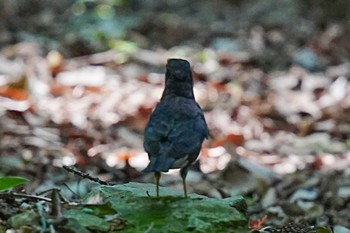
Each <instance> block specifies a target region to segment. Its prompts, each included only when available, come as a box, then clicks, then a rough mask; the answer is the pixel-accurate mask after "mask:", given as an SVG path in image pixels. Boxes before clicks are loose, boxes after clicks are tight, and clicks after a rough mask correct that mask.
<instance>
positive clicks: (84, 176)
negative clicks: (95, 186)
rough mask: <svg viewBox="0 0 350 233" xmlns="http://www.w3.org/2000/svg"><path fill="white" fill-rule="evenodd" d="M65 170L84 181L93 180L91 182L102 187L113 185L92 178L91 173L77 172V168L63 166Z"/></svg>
mask: <svg viewBox="0 0 350 233" xmlns="http://www.w3.org/2000/svg"><path fill="white" fill-rule="evenodd" d="M63 168H64V169H65V170H66V171H68V172H71V173H73V174H75V175H77V176H80V177H82V178H84V179H88V180H91V181H94V182H97V183H99V184H101V185H112V184H110V183H108V182H106V181H103V180H100V179H99V178H97V177H92V176H91V175H90V174H89V173H86V172H82V171H79V170H77V169H76V168H75V167H73V166H63Z"/></svg>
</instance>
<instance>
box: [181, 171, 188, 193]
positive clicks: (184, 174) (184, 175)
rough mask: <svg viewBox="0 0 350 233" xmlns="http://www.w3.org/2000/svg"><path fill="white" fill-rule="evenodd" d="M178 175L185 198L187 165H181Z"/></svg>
mask: <svg viewBox="0 0 350 233" xmlns="http://www.w3.org/2000/svg"><path fill="white" fill-rule="evenodd" d="M180 175H181V178H182V186H183V189H184V195H185V198H187V187H186V176H187V167H183V168H181V169H180Z"/></svg>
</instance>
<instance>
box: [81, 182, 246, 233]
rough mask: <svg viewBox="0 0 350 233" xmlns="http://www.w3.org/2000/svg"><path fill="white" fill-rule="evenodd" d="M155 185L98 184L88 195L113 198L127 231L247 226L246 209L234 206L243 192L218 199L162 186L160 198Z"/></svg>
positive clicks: (215, 229)
mask: <svg viewBox="0 0 350 233" xmlns="http://www.w3.org/2000/svg"><path fill="white" fill-rule="evenodd" d="M154 190H155V186H154V185H153V184H144V183H128V184H124V185H115V186H101V187H97V188H95V189H94V190H93V191H92V192H91V193H90V194H89V195H88V196H87V199H90V198H94V197H96V196H98V197H99V198H102V200H103V201H105V202H109V203H110V204H111V206H112V208H114V209H115V210H116V211H117V212H118V213H119V214H120V215H121V217H122V218H124V219H125V220H126V221H127V226H126V228H125V229H124V230H123V232H154V233H157V232H174V233H175V232H235V233H244V232H249V231H248V230H247V220H246V217H245V215H244V214H243V213H241V212H239V211H238V210H236V209H235V208H234V207H232V205H233V204H235V203H237V202H239V201H243V202H244V200H243V198H242V197H241V196H239V197H232V198H225V199H216V198H206V197H203V196H200V195H196V194H190V195H189V198H184V197H183V193H182V192H179V191H175V190H172V189H169V188H161V189H160V193H161V195H162V196H161V197H160V198H155V197H150V196H148V192H150V193H152V195H154Z"/></svg>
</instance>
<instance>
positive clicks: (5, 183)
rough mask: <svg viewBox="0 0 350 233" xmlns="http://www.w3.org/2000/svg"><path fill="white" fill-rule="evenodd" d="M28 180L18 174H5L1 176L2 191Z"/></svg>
mask: <svg viewBox="0 0 350 233" xmlns="http://www.w3.org/2000/svg"><path fill="white" fill-rule="evenodd" d="M26 182H28V180H27V179H26V178H23V177H18V176H5V177H0V191H4V190H6V189H10V188H13V187H16V186H18V185H20V184H24V183H26Z"/></svg>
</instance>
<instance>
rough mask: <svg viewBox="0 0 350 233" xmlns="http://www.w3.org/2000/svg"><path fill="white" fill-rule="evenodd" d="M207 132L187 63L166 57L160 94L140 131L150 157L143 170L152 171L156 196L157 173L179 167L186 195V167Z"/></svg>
mask: <svg viewBox="0 0 350 233" xmlns="http://www.w3.org/2000/svg"><path fill="white" fill-rule="evenodd" d="M208 135H209V131H208V127H207V123H206V121H205V118H204V115H203V111H202V109H201V108H200V106H199V105H198V103H197V102H196V100H195V97H194V94H193V78H192V72H191V67H190V63H189V62H188V61H187V60H184V59H179V58H170V59H168V60H167V64H166V73H165V88H164V91H163V94H162V96H161V99H160V102H159V103H158V104H157V105H156V107H155V109H154V110H153V112H152V113H151V115H150V118H149V120H148V123H147V124H146V127H145V130H144V143H143V146H144V149H145V151H146V152H147V154H148V158H149V160H150V162H149V164H148V166H147V167H146V168H145V169H144V172H146V173H148V172H154V177H155V183H156V195H157V197H159V180H160V176H161V173H162V172H168V171H169V169H178V168H180V175H181V178H182V185H183V191H184V196H185V198H187V187H186V176H187V171H188V167H189V166H190V165H191V164H192V163H193V162H194V161H195V160H196V159H197V157H198V155H199V153H200V150H201V146H202V142H203V141H204V139H205V138H208Z"/></svg>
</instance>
